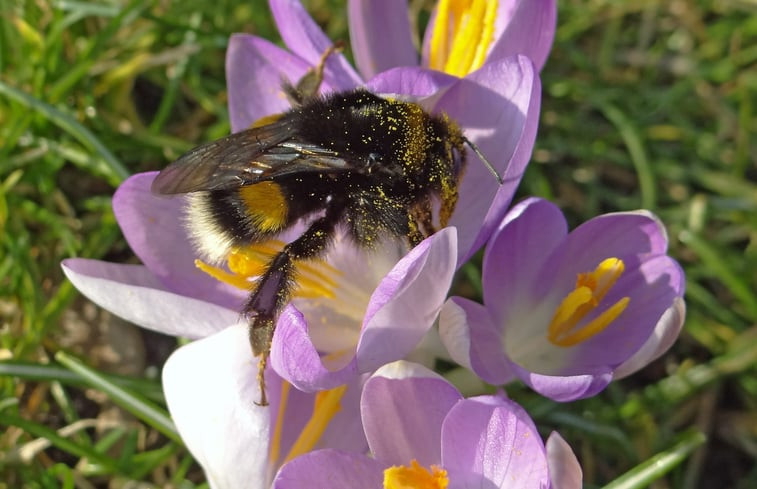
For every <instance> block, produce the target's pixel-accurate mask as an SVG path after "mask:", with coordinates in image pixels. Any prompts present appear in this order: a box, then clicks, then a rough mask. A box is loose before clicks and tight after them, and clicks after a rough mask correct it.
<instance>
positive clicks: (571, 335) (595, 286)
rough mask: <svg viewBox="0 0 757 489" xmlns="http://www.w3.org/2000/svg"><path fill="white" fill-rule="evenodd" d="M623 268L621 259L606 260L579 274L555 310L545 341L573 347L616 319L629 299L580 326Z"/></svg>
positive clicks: (618, 302) (620, 301) (621, 300)
mask: <svg viewBox="0 0 757 489" xmlns="http://www.w3.org/2000/svg"><path fill="white" fill-rule="evenodd" d="M624 269H625V265H624V264H623V260H620V259H618V258H607V259H606V260H603V261H602V262H601V263H600V264H599V265H598V266H597V268H596V269H595V270H594V271H593V272H586V273H579V274H578V278H577V279H576V287H575V289H573V290H572V291H571V292H570V293H569V294H568V295H566V296H565V298H564V299H563V300H562V302H561V303H560V305H559V306H557V309H555V314H554V315H553V316H552V321H551V322H550V324H549V328H548V330H547V338H548V339H549V341H550V342H551V343H553V344H555V345H557V346H563V347H569V346H575V345H577V344H579V343H582V342H584V341H586V340H588V339H589V338H592V337H593V336H595V335H597V334H599V333H601V332H602V331H604V330H605V329H606V328H607V327H608V326H609V325H610V324H611V323H612V322H613V321H614V320H615V319H617V318H618V316H620V314H621V313H622V312H623V311H624V310H625V309H626V307H628V303H629V302H630V300H631V299H630V298H628V297H623V298H622V299H620V300H618V301H617V302H615V303H614V304H613V305H611V306H610V307H608V308H607V309H605V310H604V311H603V312H602V313H601V314H599V316H597V317H596V318H594V319H592V320H591V321H589V322H588V323H586V324H583V325H580V323H581V322H582V321H583V320H584V318H585V317H586V316H587V315H588V314H589V313H590V312H592V311H594V310H595V309H596V308H597V307H598V306H599V305H600V303H601V302H602V299H603V298H604V297H605V295H606V294H607V292H608V291H609V290H610V289H611V288H612V286H613V285H615V282H617V281H618V279H619V278H620V276H621V274H622V273H623V270H624Z"/></svg>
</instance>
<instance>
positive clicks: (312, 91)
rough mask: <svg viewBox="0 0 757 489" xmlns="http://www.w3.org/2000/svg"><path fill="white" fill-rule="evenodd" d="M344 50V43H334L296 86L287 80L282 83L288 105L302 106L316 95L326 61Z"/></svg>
mask: <svg viewBox="0 0 757 489" xmlns="http://www.w3.org/2000/svg"><path fill="white" fill-rule="evenodd" d="M343 48H344V43H343V42H341V41H337V42H335V43H334V44H333V45H331V46H330V47H329V48H328V49H326V51H324V52H323V54H322V55H321V60H320V61H319V62H318V65H316V66H314V67H313V68H310V69H309V70H308V71H307V72H306V73H305V74H304V75H302V78H300V79H299V80H298V81H297V84H296V85H292V84H291V83H290V82H289V81H288V80H285V81H284V82H283V83H282V88H283V89H284V94H285V95H286V96H287V99H288V100H289V103H290V104H292V106H293V107H294V106H297V105H302V104H303V102H305V101H306V100H308V99H310V98H313V97H315V96H316V95H318V89H319V88H320V87H321V82H322V81H323V70H324V68H325V67H326V60H327V59H328V58H329V56H331V55H332V54H333V53H338V52H339V51H341V50H342V49H343Z"/></svg>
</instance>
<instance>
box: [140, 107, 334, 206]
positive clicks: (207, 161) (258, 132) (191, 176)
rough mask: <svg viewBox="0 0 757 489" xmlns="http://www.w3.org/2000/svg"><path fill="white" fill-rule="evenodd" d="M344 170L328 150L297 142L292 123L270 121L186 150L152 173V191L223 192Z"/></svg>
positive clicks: (178, 192)
mask: <svg viewBox="0 0 757 489" xmlns="http://www.w3.org/2000/svg"><path fill="white" fill-rule="evenodd" d="M348 166H349V165H348V163H347V161H345V160H344V159H342V158H340V157H339V156H338V155H337V153H335V152H334V151H332V150H329V149H327V148H323V147H321V146H319V145H316V144H312V143H308V142H305V141H302V140H300V139H299V138H298V137H297V136H296V132H295V130H294V129H293V127H292V124H289V123H286V121H284V122H275V123H273V124H268V125H265V126H261V127H256V128H252V129H247V130H244V131H241V132H238V133H235V134H232V135H230V136H226V137H225V138H222V139H219V140H217V141H212V142H210V143H206V144H203V145H201V146H198V147H197V148H194V149H192V150H191V151H189V152H188V153H186V154H184V155H183V156H181V157H180V158H179V159H178V160H176V161H174V162H173V163H171V164H170V165H168V166H167V167H166V168H164V169H163V171H161V172H160V174H158V176H157V177H156V178H155V180H154V181H153V183H152V191H153V192H154V193H157V194H181V193H187V192H196V191H198V190H225V189H230V188H237V187H240V186H242V185H249V184H252V183H255V182H259V181H262V180H271V179H273V178H276V177H279V176H282V175H288V174H293V173H298V172H312V171H320V172H324V171H339V170H341V169H347V168H348Z"/></svg>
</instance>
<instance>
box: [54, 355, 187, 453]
mask: <svg viewBox="0 0 757 489" xmlns="http://www.w3.org/2000/svg"><path fill="white" fill-rule="evenodd" d="M55 359H56V360H58V361H59V362H60V363H62V364H63V365H64V366H66V367H67V368H69V369H70V370H71V371H73V372H75V373H76V374H78V375H79V376H81V378H82V379H83V380H84V381H85V382H86V383H87V384H88V385H90V386H91V387H94V388H96V389H99V390H101V391H103V392H105V393H106V394H108V396H109V397H110V398H111V399H112V400H113V402H115V403H116V404H118V405H119V406H121V407H122V408H123V409H125V410H127V411H129V412H130V413H132V414H133V415H134V416H136V417H138V418H139V419H141V420H142V421H144V422H146V423H148V424H149V425H150V426H152V427H153V428H155V429H156V430H158V431H160V432H161V433H163V434H164V435H166V436H167V437H168V438H170V439H171V440H174V441H176V442H179V443H181V437H179V433H178V432H177V431H176V427H175V426H174V424H173V422H172V421H171V418H169V416H168V413H167V412H166V411H164V410H162V409H160V408H159V407H157V406H155V405H154V404H152V403H151V402H149V401H147V400H146V399H144V398H142V397H141V396H138V395H137V394H135V393H133V392H130V391H127V390H126V389H123V388H121V387H119V386H117V385H116V384H114V383H112V382H110V381H109V380H108V379H107V378H106V377H104V376H103V375H101V374H100V373H98V372H96V371H94V370H92V369H90V368H88V367H86V366H85V365H84V364H82V363H81V362H79V361H78V360H75V359H74V358H73V357H72V356H70V355H67V354H66V353H63V352H58V353H57V354H56V355H55Z"/></svg>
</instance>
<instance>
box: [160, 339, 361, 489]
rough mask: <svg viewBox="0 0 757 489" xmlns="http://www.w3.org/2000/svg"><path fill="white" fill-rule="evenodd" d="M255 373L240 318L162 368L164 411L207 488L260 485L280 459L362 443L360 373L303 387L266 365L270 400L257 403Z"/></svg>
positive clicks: (184, 349)
mask: <svg viewBox="0 0 757 489" xmlns="http://www.w3.org/2000/svg"><path fill="white" fill-rule="evenodd" d="M256 376H257V361H256V360H255V359H254V358H252V356H251V355H250V349H249V345H248V344H247V328H246V327H244V326H241V325H237V326H231V327H229V328H226V329H225V330H223V331H222V332H220V333H218V334H216V335H213V336H210V337H208V338H205V339H202V340H198V341H195V342H193V343H190V344H189V345H186V346H184V347H182V348H179V349H178V350H177V351H176V352H174V353H173V355H172V356H171V357H170V358H169V359H168V361H167V362H166V365H165V367H164V369H163V388H164V391H165V395H166V401H167V403H168V408H169V410H170V412H171V416H172V418H173V420H174V423H175V424H176V427H177V429H178V430H179V433H180V434H181V437H182V439H183V440H184V443H185V444H186V446H187V448H188V449H189V451H190V452H192V455H194V457H195V459H196V460H197V461H198V463H199V464H200V465H201V466H202V468H203V469H204V471H205V474H206V477H207V479H208V483H209V484H210V487H211V488H213V489H240V488H245V489H255V488H260V489H267V488H269V487H270V485H271V481H272V479H273V476H274V475H275V474H276V471H277V470H278V468H279V467H280V466H281V465H282V464H283V463H285V462H286V461H288V460H291V459H293V458H295V457H297V456H299V455H302V454H304V453H308V452H309V451H311V450H317V449H323V448H336V449H341V450H346V451H355V452H364V451H365V450H366V448H367V444H366V440H365V436H364V435H363V430H362V424H361V422H360V410H359V401H360V393H361V388H360V387H361V385H360V384H361V382H360V381H359V379H354V381H353V382H351V383H350V384H347V385H344V386H341V387H339V388H336V389H333V390H329V391H321V392H319V393H317V394H306V393H303V392H300V391H298V390H296V389H292V388H291V385H289V384H287V383H286V382H284V381H282V379H281V378H280V377H279V376H277V375H276V374H275V373H274V372H268V374H267V386H268V398H269V400H270V402H271V405H270V406H266V407H261V406H256V405H255V402H257V400H258V396H259V393H258V383H257V380H256Z"/></svg>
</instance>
